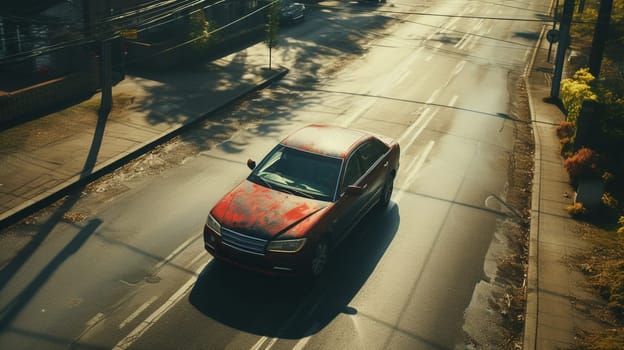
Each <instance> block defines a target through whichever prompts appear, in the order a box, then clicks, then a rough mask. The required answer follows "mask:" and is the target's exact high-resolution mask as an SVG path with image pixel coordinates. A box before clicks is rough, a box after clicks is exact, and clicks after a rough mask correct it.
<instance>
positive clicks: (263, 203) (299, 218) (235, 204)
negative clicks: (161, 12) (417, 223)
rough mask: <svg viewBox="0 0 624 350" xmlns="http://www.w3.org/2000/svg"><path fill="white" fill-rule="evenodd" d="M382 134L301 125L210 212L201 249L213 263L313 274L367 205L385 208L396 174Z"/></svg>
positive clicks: (394, 149) (396, 152)
mask: <svg viewBox="0 0 624 350" xmlns="http://www.w3.org/2000/svg"><path fill="white" fill-rule="evenodd" d="M399 156H400V148H399V144H398V143H397V142H396V141H394V140H392V139H390V138H387V137H383V136H378V135H373V134H370V133H366V132H363V131H359V130H353V129H347V128H342V127H337V126H329V125H309V126H306V127H304V128H302V129H299V130H298V131H296V132H294V133H293V134H291V135H290V136H288V137H286V138H285V139H284V140H282V141H281V142H280V143H279V144H278V145H277V146H276V147H275V148H273V150H272V151H271V152H270V153H269V154H268V155H267V156H266V157H265V158H264V159H263V160H262V161H261V162H260V163H259V164H257V165H256V163H255V162H254V161H253V160H251V159H250V160H248V161H247V165H248V166H249V168H251V169H252V170H253V171H252V172H251V174H250V175H249V176H248V177H247V179H245V180H243V181H242V182H241V183H240V184H239V185H238V186H236V187H235V188H234V189H233V190H231V191H230V192H229V193H227V194H226V195H225V196H224V197H223V198H222V199H221V200H220V201H219V202H218V203H217V204H216V205H215V206H214V208H212V210H211V211H210V215H208V219H207V221H206V225H205V227H204V246H205V248H206V250H208V252H210V254H212V255H213V256H214V257H215V258H216V259H218V260H222V261H226V262H228V263H231V264H234V265H238V266H240V267H243V268H246V269H250V270H255V271H259V272H263V273H267V274H274V275H312V276H318V275H320V274H321V272H322V271H323V269H324V268H325V266H326V263H327V260H328V258H329V254H330V252H331V251H332V249H333V248H334V247H336V246H337V245H338V243H340V242H341V241H342V240H343V239H344V238H345V237H346V235H347V234H348V233H349V231H351V229H353V227H354V226H355V225H356V224H357V223H358V222H359V221H360V220H361V219H362V218H363V217H364V216H365V215H366V214H367V213H368V212H370V211H371V210H372V209H373V208H381V209H385V208H386V207H387V206H388V203H389V202H390V196H391V195H392V189H393V182H394V178H395V177H396V174H397V171H398V170H399Z"/></svg>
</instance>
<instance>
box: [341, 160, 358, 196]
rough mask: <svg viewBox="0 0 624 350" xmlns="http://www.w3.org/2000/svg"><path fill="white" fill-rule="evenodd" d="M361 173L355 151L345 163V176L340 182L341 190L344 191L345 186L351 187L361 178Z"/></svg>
mask: <svg viewBox="0 0 624 350" xmlns="http://www.w3.org/2000/svg"><path fill="white" fill-rule="evenodd" d="M362 173H363V172H362V169H361V167H360V157H359V156H358V152H357V151H356V152H355V153H354V154H353V155H351V157H350V158H349V160H348V161H347V168H346V169H345V176H344V180H343V181H342V189H343V190H344V189H346V188H347V186H349V185H353V184H354V183H355V182H356V181H357V180H358V179H359V178H360V177H361V176H362Z"/></svg>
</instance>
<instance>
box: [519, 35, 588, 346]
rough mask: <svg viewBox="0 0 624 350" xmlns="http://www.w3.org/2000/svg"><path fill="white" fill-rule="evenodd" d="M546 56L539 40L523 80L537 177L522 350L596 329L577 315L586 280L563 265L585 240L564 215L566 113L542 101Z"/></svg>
mask: <svg viewBox="0 0 624 350" xmlns="http://www.w3.org/2000/svg"><path fill="white" fill-rule="evenodd" d="M542 39H543V38H542ZM555 48H556V47H555ZM547 52H548V42H547V41H546V40H541V41H540V46H539V47H538V50H537V52H536V56H535V62H534V65H533V67H532V70H531V74H530V76H529V77H528V79H527V90H528V92H529V103H530V107H531V115H532V119H533V132H534V137H535V174H534V178H533V198H532V204H531V233H530V249H529V272H528V284H527V309H526V321H525V330H524V349H525V350H529V349H531V350H533V349H540V350H541V349H559V348H568V347H570V346H571V345H573V344H574V339H575V335H576V333H575V332H576V331H577V330H578V329H589V328H592V327H595V326H596V324H595V323H594V321H593V320H592V319H591V318H590V317H589V315H587V314H586V313H583V312H581V311H580V310H581V309H582V308H579V307H576V306H579V305H581V304H583V303H584V302H591V301H593V300H594V299H593V296H592V294H590V293H589V291H588V290H587V287H584V286H583V282H584V276H582V274H581V273H579V272H578V271H577V270H576V269H575V268H573V267H571V266H570V265H569V264H568V263H567V262H566V259H567V258H568V257H569V256H570V255H572V254H574V252H575V251H578V249H581V248H583V247H584V241H583V240H582V239H581V237H580V234H579V227H578V226H579V224H578V222H576V221H575V220H573V219H572V218H571V217H570V216H569V215H568V213H567V212H566V211H565V207H566V206H568V205H570V204H572V202H573V195H572V194H573V193H574V190H573V189H572V188H571V187H570V182H569V177H568V174H567V172H566V171H565V169H564V167H563V159H562V158H561V155H560V151H559V139H558V138H557V136H556V128H557V126H558V125H559V123H560V122H561V121H563V120H564V119H565V115H564V114H563V113H562V112H561V110H560V109H559V108H558V107H557V106H556V105H554V104H550V103H547V102H545V101H544V99H545V98H548V97H549V96H550V88H551V81H552V76H553V74H552V71H553V65H552V63H549V62H547ZM553 52H554V51H553ZM575 305H576V306H575Z"/></svg>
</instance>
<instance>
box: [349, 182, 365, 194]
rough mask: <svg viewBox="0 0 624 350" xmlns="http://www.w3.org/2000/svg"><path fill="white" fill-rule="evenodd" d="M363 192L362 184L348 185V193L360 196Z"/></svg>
mask: <svg viewBox="0 0 624 350" xmlns="http://www.w3.org/2000/svg"><path fill="white" fill-rule="evenodd" d="M362 192H364V187H362V186H356V185H349V186H347V190H346V193H347V194H348V195H352V196H359V195H361V194H362Z"/></svg>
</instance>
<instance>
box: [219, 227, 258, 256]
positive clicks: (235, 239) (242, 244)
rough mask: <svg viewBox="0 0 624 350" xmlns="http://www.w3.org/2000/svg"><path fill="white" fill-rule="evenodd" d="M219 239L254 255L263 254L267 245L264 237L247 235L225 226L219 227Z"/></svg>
mask: <svg viewBox="0 0 624 350" xmlns="http://www.w3.org/2000/svg"><path fill="white" fill-rule="evenodd" d="M221 241H222V242H223V244H225V245H227V246H228V247H230V248H234V249H236V250H240V251H242V252H246V253H250V254H255V255H264V253H265V248H266V245H267V240H266V239H261V238H256V237H251V236H247V235H244V234H242V233H239V232H236V231H233V230H230V229H227V228H225V227H221Z"/></svg>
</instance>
